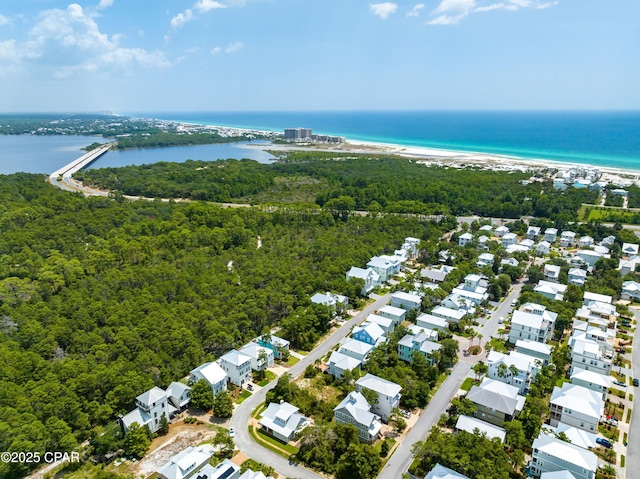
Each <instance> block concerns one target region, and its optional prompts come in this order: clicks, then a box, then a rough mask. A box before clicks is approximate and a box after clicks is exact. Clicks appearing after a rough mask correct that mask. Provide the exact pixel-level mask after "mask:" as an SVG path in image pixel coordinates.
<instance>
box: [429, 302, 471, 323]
mask: <svg viewBox="0 0 640 479" xmlns="http://www.w3.org/2000/svg"><path fill="white" fill-rule="evenodd" d="M465 314H466V313H465V312H464V311H456V310H455V309H451V308H445V307H444V306H436V307H435V308H433V310H432V311H431V315H432V316H436V317H438V318H442V319H444V320H445V321H447V322H449V323H457V322H458V321H460V320H461V319H462V318H463V317H464V316H465Z"/></svg>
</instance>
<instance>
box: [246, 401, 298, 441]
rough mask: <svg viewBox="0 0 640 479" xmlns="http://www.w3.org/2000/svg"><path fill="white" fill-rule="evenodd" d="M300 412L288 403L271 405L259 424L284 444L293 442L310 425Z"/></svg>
mask: <svg viewBox="0 0 640 479" xmlns="http://www.w3.org/2000/svg"><path fill="white" fill-rule="evenodd" d="M299 410H300V409H299V408H297V407H295V406H294V405H292V404H289V403H288V402H281V403H274V402H272V403H269V406H268V407H267V409H266V410H265V411H264V412H263V413H262V417H261V418H260V420H259V421H258V424H260V427H261V428H262V430H263V431H265V432H266V433H267V434H270V435H271V436H273V437H275V438H276V439H279V440H280V441H282V442H285V443H286V442H289V441H293V440H294V439H295V438H296V436H297V435H298V434H299V433H300V431H302V430H303V429H304V428H305V427H307V426H308V425H309V419H307V418H306V417H305V416H303V415H302V414H300V413H299V412H298V411H299Z"/></svg>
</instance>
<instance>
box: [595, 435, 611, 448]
mask: <svg viewBox="0 0 640 479" xmlns="http://www.w3.org/2000/svg"><path fill="white" fill-rule="evenodd" d="M596 442H597V443H598V444H600V445H601V446H604V447H606V448H607V449H611V448H612V447H613V443H612V442H611V441H609V440H608V439H604V438H602V437H598V438H596Z"/></svg>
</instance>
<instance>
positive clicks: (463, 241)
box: [458, 233, 473, 246]
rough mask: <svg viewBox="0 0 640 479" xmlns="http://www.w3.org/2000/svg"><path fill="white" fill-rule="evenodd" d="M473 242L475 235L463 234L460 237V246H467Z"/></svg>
mask: <svg viewBox="0 0 640 479" xmlns="http://www.w3.org/2000/svg"><path fill="white" fill-rule="evenodd" d="M472 241H473V235H472V234H471V233H463V234H461V235H460V236H458V246H466V245H467V244H468V243H471V242H472Z"/></svg>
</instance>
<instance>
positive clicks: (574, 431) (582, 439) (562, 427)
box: [540, 422, 598, 450]
mask: <svg viewBox="0 0 640 479" xmlns="http://www.w3.org/2000/svg"><path fill="white" fill-rule="evenodd" d="M540 431H544V432H545V433H548V435H553V436H554V437H558V435H559V434H560V433H564V434H565V435H566V436H567V439H569V441H571V444H573V445H574V446H578V447H581V448H582V449H587V450H588V449H590V448H594V449H595V448H596V447H598V443H597V442H596V439H597V438H598V436H597V435H596V434H594V433H592V432H589V431H585V430H584V429H578V428H577V427H574V426H569V425H568V424H564V423H562V422H561V423H560V424H558V426H557V427H551V426H549V425H548V424H545V425H543V426H542V428H541V429H540Z"/></svg>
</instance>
